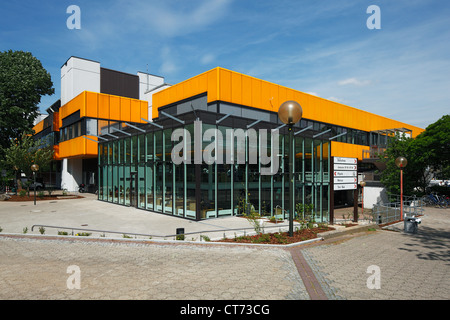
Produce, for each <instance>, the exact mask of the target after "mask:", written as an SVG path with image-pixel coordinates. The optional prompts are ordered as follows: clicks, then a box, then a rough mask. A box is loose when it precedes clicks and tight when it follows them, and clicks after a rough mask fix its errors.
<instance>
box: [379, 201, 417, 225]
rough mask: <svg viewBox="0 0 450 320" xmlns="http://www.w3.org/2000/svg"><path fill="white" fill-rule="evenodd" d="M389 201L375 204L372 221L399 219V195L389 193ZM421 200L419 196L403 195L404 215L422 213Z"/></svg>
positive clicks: (411, 215)
mask: <svg viewBox="0 0 450 320" xmlns="http://www.w3.org/2000/svg"><path fill="white" fill-rule="evenodd" d="M389 199H390V201H391V202H389V203H383V204H375V205H374V206H373V210H372V216H373V221H374V222H376V223H377V224H386V223H391V222H396V221H400V220H401V201H400V196H399V195H390V196H389ZM422 205H423V201H422V200H421V199H419V198H416V197H415V196H413V197H408V196H404V197H403V214H404V217H413V216H419V215H422V214H423V208H422Z"/></svg>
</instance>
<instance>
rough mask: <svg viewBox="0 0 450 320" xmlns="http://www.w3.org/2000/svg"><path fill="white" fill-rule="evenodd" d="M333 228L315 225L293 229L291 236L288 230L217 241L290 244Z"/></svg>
mask: <svg viewBox="0 0 450 320" xmlns="http://www.w3.org/2000/svg"><path fill="white" fill-rule="evenodd" d="M330 230H335V229H334V228H332V227H317V228H311V229H302V230H299V231H294V234H293V236H292V237H290V236H289V233H288V232H281V233H280V232H277V233H259V234H257V235H253V236H241V237H235V238H231V239H222V240H219V242H236V243H264V244H290V243H296V242H301V241H305V240H310V239H315V238H317V233H320V232H325V231H330Z"/></svg>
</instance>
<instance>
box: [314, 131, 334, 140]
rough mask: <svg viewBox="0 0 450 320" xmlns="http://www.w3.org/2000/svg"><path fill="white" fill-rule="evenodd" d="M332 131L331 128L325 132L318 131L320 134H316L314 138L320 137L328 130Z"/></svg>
mask: <svg viewBox="0 0 450 320" xmlns="http://www.w3.org/2000/svg"><path fill="white" fill-rule="evenodd" d="M330 131H331V129H328V130H326V131H324V132H321V133H318V134H316V135H314V136H313V138H317V137H319V136H321V135H323V134H325V133H327V132H330Z"/></svg>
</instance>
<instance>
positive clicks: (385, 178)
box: [381, 115, 450, 195]
mask: <svg viewBox="0 0 450 320" xmlns="http://www.w3.org/2000/svg"><path fill="white" fill-rule="evenodd" d="M399 156H403V157H405V158H406V159H407V160H408V164H407V165H406V167H405V168H404V169H403V193H404V194H405V195H412V194H422V193H424V192H425V191H426V190H425V189H426V188H427V187H428V185H429V182H430V179H431V178H432V175H433V174H437V176H438V177H439V176H441V177H442V178H446V179H448V178H449V177H450V116H449V115H445V116H443V117H442V118H441V119H439V120H438V121H437V122H435V123H433V124H431V125H429V126H428V127H427V129H426V130H425V131H424V132H422V133H421V134H420V135H418V136H417V137H416V138H415V139H412V138H408V137H405V136H403V135H397V136H395V137H393V138H391V139H390V140H389V147H388V148H387V149H386V151H385V152H384V153H383V154H382V155H381V159H382V161H383V162H384V163H385V165H386V169H385V170H383V172H382V173H381V182H382V183H383V184H384V186H385V187H386V189H387V190H388V192H389V193H391V194H400V169H399V168H398V167H397V166H396V165H395V159H396V158H397V157H399Z"/></svg>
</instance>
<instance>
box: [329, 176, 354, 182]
mask: <svg viewBox="0 0 450 320" xmlns="http://www.w3.org/2000/svg"><path fill="white" fill-rule="evenodd" d="M334 183H358V178H356V177H353V178H347V177H346V178H336V177H335V178H334Z"/></svg>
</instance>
